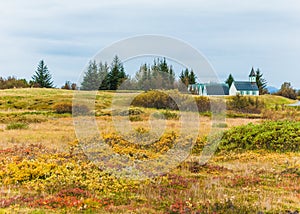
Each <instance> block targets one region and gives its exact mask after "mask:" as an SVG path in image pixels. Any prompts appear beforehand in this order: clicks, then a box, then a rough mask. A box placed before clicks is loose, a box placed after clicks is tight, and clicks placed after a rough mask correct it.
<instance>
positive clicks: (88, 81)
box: [80, 60, 101, 90]
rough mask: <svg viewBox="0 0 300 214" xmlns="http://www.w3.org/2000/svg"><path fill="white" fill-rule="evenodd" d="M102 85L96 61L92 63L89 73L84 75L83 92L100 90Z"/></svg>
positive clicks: (90, 63)
mask: <svg viewBox="0 0 300 214" xmlns="http://www.w3.org/2000/svg"><path fill="white" fill-rule="evenodd" d="M100 85H101V78H100V75H99V72H98V66H97V63H96V61H95V60H94V61H90V62H89V66H88V69H87V71H86V72H85V73H84V77H83V81H82V83H81V88H80V89H81V90H98V89H99V87H100Z"/></svg>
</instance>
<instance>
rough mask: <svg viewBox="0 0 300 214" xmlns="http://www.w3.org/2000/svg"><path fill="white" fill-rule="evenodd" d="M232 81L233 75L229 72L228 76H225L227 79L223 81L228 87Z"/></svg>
mask: <svg viewBox="0 0 300 214" xmlns="http://www.w3.org/2000/svg"><path fill="white" fill-rule="evenodd" d="M233 82H234V78H233V76H232V75H231V74H229V76H228V78H227V80H226V81H225V83H226V84H227V85H228V86H229V88H230V86H231V85H232V83H233Z"/></svg>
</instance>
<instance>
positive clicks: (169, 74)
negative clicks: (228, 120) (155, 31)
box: [0, 55, 300, 99]
mask: <svg viewBox="0 0 300 214" xmlns="http://www.w3.org/2000/svg"><path fill="white" fill-rule="evenodd" d="M252 70H253V68H252ZM253 71H254V70H253ZM255 74H256V83H257V86H258V88H259V93H260V94H266V93H268V91H267V88H266V86H267V81H266V80H265V79H264V78H263V74H262V72H261V71H260V70H259V69H257V70H256V71H255ZM196 80H197V76H196V74H195V73H194V71H193V70H189V69H187V68H186V69H185V70H182V71H181V73H180V75H179V79H178V80H176V78H175V72H174V69H173V67H172V65H168V63H167V60H166V58H157V59H154V61H153V63H152V64H151V65H150V64H146V63H145V64H142V65H141V66H140V68H139V70H138V71H137V72H136V74H135V76H134V77H133V78H131V77H130V76H129V75H128V74H126V72H125V69H124V66H123V63H122V62H121V60H120V59H119V57H118V56H117V55H116V56H115V57H114V58H113V60H112V62H111V63H110V65H108V63H107V62H100V63H96V61H90V62H89V65H88V67H87V70H86V71H85V72H84V75H83V79H82V82H81V83H80V87H78V86H77V85H76V83H71V82H70V81H66V82H65V84H64V85H63V86H62V87H61V88H62V89H68V90H76V89H78V88H80V90H117V89H118V88H120V89H132V90H135V89H138V90H146V91H147V90H151V89H174V88H177V89H180V90H181V89H182V90H186V88H187V86H188V85H189V84H195V83H196V82H197V81H196ZM233 82H234V78H233V76H232V75H231V74H230V75H229V76H228V78H227V79H226V81H225V83H226V84H228V86H229V87H230V86H231V84H232V83H233ZM26 87H40V88H54V87H55V86H54V83H53V79H52V75H51V73H50V72H49V70H48V66H47V65H46V64H45V62H44V60H40V62H39V63H38V66H37V69H36V71H35V73H34V74H33V76H32V78H31V80H30V81H27V80H26V79H17V78H16V77H13V76H10V77H8V78H3V77H0V89H9V88H26ZM275 94H276V95H280V96H284V97H287V98H290V99H297V96H300V90H298V91H297V90H296V89H294V88H293V87H292V86H291V83H289V82H284V83H283V84H282V86H281V88H280V90H279V91H278V92H276V93H275Z"/></svg>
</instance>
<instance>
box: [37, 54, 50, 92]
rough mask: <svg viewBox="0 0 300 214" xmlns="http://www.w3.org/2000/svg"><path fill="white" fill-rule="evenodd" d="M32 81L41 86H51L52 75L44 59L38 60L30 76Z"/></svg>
mask: <svg viewBox="0 0 300 214" xmlns="http://www.w3.org/2000/svg"><path fill="white" fill-rule="evenodd" d="M32 82H33V83H34V84H38V86H39V87H42V88H53V81H52V76H51V74H50V72H49V71H48V67H47V65H46V64H45V62H44V60H41V61H40V62H39V64H38V67H37V70H36V72H35V74H34V75H33V76H32Z"/></svg>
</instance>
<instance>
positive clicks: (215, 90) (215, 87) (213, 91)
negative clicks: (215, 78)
mask: <svg viewBox="0 0 300 214" xmlns="http://www.w3.org/2000/svg"><path fill="white" fill-rule="evenodd" d="M205 86H206V91H207V95H229V87H228V86H227V85H226V84H206V85H205Z"/></svg>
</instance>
